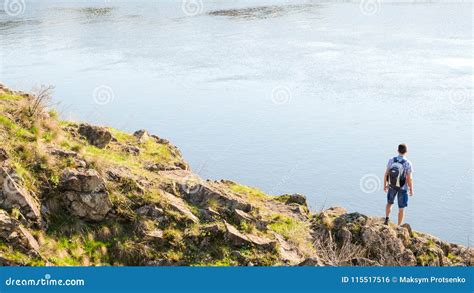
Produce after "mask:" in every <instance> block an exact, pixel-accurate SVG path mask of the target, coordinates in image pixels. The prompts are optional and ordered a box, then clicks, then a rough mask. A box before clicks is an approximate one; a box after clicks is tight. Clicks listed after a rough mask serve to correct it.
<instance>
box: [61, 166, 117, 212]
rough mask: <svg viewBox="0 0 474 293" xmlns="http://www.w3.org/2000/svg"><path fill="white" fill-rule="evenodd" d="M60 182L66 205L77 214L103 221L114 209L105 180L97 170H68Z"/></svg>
mask: <svg viewBox="0 0 474 293" xmlns="http://www.w3.org/2000/svg"><path fill="white" fill-rule="evenodd" d="M60 184H61V188H62V190H63V191H65V193H64V200H65V202H66V207H67V208H68V209H69V210H70V211H71V213H72V214H73V215H75V216H78V217H81V218H84V219H86V220H91V221H101V220H103V219H104V218H105V216H106V215H107V213H108V212H109V211H110V210H111V209H112V202H111V201H110V198H109V194H108V192H107V190H106V188H105V181H104V179H102V177H100V176H99V174H98V173H97V171H95V170H92V169H89V170H86V171H78V170H66V171H65V172H64V173H63V175H62V176H61V183H60Z"/></svg>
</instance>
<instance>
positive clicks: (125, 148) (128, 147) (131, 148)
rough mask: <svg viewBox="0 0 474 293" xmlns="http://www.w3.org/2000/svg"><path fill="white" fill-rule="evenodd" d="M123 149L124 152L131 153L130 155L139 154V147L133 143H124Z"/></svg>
mask: <svg viewBox="0 0 474 293" xmlns="http://www.w3.org/2000/svg"><path fill="white" fill-rule="evenodd" d="M122 149H123V151H124V152H126V153H129V154H131V155H132V156H139V155H140V151H141V150H140V148H139V147H137V146H134V145H124V146H123V148H122Z"/></svg>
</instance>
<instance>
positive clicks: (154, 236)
mask: <svg viewBox="0 0 474 293" xmlns="http://www.w3.org/2000/svg"><path fill="white" fill-rule="evenodd" d="M143 234H144V238H145V240H146V241H153V242H158V243H159V244H162V243H164V242H165V241H166V240H165V238H164V237H163V231H162V230H160V229H153V230H151V231H145V232H144V233H143Z"/></svg>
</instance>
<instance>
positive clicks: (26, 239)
mask: <svg viewBox="0 0 474 293" xmlns="http://www.w3.org/2000/svg"><path fill="white" fill-rule="evenodd" d="M0 238H1V239H2V240H3V241H5V242H6V243H8V244H9V245H10V246H13V247H15V248H19V249H20V250H21V251H23V252H25V253H28V254H29V255H32V256H38V255H39V244H38V242H37V241H36V239H35V238H34V237H33V236H32V235H31V233H30V232H29V231H28V229H26V228H25V227H23V226H22V225H21V224H20V222H19V221H17V220H14V219H12V218H11V217H10V216H9V215H8V213H7V212H6V211H4V210H0Z"/></svg>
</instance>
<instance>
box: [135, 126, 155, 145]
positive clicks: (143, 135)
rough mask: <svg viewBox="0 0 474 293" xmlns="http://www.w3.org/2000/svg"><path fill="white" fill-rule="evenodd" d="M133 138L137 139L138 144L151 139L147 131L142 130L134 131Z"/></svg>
mask: <svg viewBox="0 0 474 293" xmlns="http://www.w3.org/2000/svg"><path fill="white" fill-rule="evenodd" d="M133 136H135V137H136V138H137V139H138V142H140V143H144V142H146V141H147V140H149V139H150V138H151V136H150V134H149V133H148V131H146V130H144V129H141V130H137V131H135V132H134V133H133Z"/></svg>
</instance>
